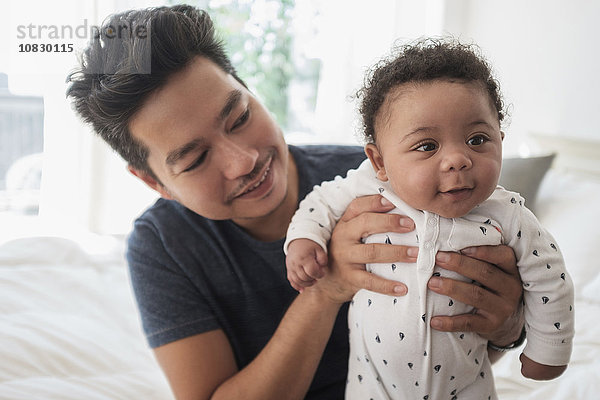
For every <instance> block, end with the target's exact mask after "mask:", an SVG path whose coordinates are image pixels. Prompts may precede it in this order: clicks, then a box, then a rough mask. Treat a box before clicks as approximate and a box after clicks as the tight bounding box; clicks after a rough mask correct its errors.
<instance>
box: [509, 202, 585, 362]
mask: <svg viewBox="0 0 600 400" xmlns="http://www.w3.org/2000/svg"><path fill="white" fill-rule="evenodd" d="M505 201H507V202H509V203H510V204H509V205H508V207H510V208H512V210H513V211H514V214H513V215H514V219H513V223H512V224H511V226H510V232H505V238H507V239H508V243H507V244H508V245H509V246H510V247H511V248H512V249H513V250H514V252H515V255H516V257H517V266H518V268H519V274H520V275H521V280H522V281H523V289H524V294H523V296H524V299H523V300H524V311H525V328H526V330H527V344H526V346H525V349H524V350H523V353H524V354H525V355H526V356H527V357H529V358H530V359H532V360H534V361H536V362H538V363H541V364H545V365H566V364H568V362H569V359H570V356H571V351H572V347H573V336H574V333H575V331H574V309H573V302H574V289H573V282H572V280H571V277H570V276H569V273H568V272H567V270H566V267H565V262H564V259H563V256H562V254H561V252H560V249H559V247H558V244H557V243H556V240H554V238H553V237H552V235H551V234H550V233H549V232H548V231H546V230H545V229H544V228H543V227H542V226H541V225H540V223H539V221H538V220H537V218H536V217H535V215H534V214H533V213H532V212H531V211H530V210H529V209H527V208H526V207H525V206H524V200H523V199H522V198H521V197H520V196H519V195H518V194H516V193H512V192H508V196H506V198H505Z"/></svg>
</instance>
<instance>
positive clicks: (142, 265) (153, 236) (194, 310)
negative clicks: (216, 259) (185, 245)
mask: <svg viewBox="0 0 600 400" xmlns="http://www.w3.org/2000/svg"><path fill="white" fill-rule="evenodd" d="M127 262H128V264H129V272H130V279H131V284H132V287H133V292H134V294H135V298H136V301H137V304H138V309H139V312H140V317H141V320H142V326H143V329H144V333H145V334H146V338H147V340H148V344H149V345H150V347H152V348H154V347H158V346H161V345H163V344H167V343H170V342H173V341H176V340H179V339H183V338H185V337H188V336H192V335H195V334H199V333H203V332H207V331H211V330H215V329H219V328H220V326H219V323H218V322H217V320H216V318H215V316H214V313H213V312H212V310H211V308H210V306H209V303H208V302H207V301H206V299H205V296H204V295H203V293H201V292H200V290H198V288H197V287H196V286H194V285H193V284H192V283H191V281H190V280H189V278H188V277H187V276H186V275H185V274H184V273H183V272H182V271H181V269H180V267H179V266H178V265H177V262H176V261H175V260H174V258H173V257H172V256H171V255H170V254H169V252H168V251H166V250H165V246H164V244H163V242H162V240H161V237H160V235H159V234H158V232H157V230H156V229H155V227H153V226H152V224H151V223H149V222H147V221H143V220H138V221H136V224H135V227H134V230H133V232H132V233H131V235H130V237H129V240H128V249H127Z"/></svg>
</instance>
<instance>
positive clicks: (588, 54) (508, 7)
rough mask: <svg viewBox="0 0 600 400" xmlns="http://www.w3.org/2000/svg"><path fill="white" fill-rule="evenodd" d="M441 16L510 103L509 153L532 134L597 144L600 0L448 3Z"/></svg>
mask: <svg viewBox="0 0 600 400" xmlns="http://www.w3.org/2000/svg"><path fill="white" fill-rule="evenodd" d="M445 17H446V19H445V26H444V30H445V31H446V32H450V33H453V34H454V35H459V37H460V38H461V39H466V40H470V39H472V40H473V41H475V42H476V43H477V44H479V45H480V46H481V48H482V50H483V51H484V53H485V54H486V55H487V56H488V58H489V59H490V61H491V62H492V64H493V65H494V67H495V69H496V72H497V76H498V77H499V79H500V82H501V85H502V89H503V92H504V95H505V100H506V101H507V102H508V103H510V104H511V106H512V112H511V115H512V118H511V119H512V121H511V123H510V125H509V126H508V127H507V129H506V133H507V139H506V141H505V149H506V150H507V151H508V152H515V151H516V149H517V148H518V147H519V146H521V145H522V143H523V142H528V140H529V139H528V138H527V135H528V134H529V133H541V134H543V135H552V136H563V137H569V138H581V139H585V140H592V141H600V128H599V127H598V125H597V124H596V123H594V120H593V118H594V117H595V114H596V113H597V112H598V109H599V108H600V100H598V92H599V91H600V74H598V71H600V52H599V51H598V48H600V44H599V43H598V39H599V38H600V28H599V27H598V17H600V2H598V1H587V0H571V1H563V0H544V1H542V0H530V1H518V0H505V1H501V2H499V1H492V0H458V1H456V0H449V1H447V2H446V13H445Z"/></svg>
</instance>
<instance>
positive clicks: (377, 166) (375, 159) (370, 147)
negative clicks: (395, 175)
mask: <svg viewBox="0 0 600 400" xmlns="http://www.w3.org/2000/svg"><path fill="white" fill-rule="evenodd" d="M365 154H366V155H367V157H369V160H370V161H371V165H372V166H373V169H374V170H375V173H376V174H377V179H379V180H380V181H382V182H385V181H387V180H388V177H387V174H386V173H385V166H384V165H383V157H382V156H381V153H380V152H379V149H378V148H377V145H376V144H374V143H368V144H367V145H366V146H365Z"/></svg>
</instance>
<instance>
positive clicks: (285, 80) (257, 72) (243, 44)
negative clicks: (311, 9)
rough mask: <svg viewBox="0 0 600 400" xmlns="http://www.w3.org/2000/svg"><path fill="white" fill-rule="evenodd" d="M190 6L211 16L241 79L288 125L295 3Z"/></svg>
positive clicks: (200, 2) (227, 0)
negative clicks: (292, 25)
mask: <svg viewBox="0 0 600 400" xmlns="http://www.w3.org/2000/svg"><path fill="white" fill-rule="evenodd" d="M169 3H171V4H177V3H178V2H177V1H173V0H170V1H169ZM187 3H188V4H192V5H194V6H197V7H199V8H201V9H204V10H206V11H207V12H208V13H209V15H210V16H211V18H212V19H213V21H214V22H215V25H216V28H217V32H218V33H219V35H220V37H221V38H222V39H223V40H224V42H225V45H226V48H227V51H228V54H229V56H230V57H231V61H232V63H233V65H234V66H235V68H236V70H237V72H238V75H239V76H240V78H242V79H243V80H244V81H245V82H246V84H247V85H248V86H249V87H250V89H251V90H253V91H254V92H255V94H256V95H257V96H258V97H259V98H260V99H261V100H262V102H263V104H264V105H265V106H266V107H267V109H268V110H269V111H271V112H272V113H273V114H274V115H275V117H276V119H277V122H278V123H279V124H280V125H281V126H283V127H286V126H288V122H289V113H288V97H289V96H288V88H289V85H290V81H291V79H292V77H293V75H294V73H295V71H294V65H293V62H292V54H291V49H292V40H293V37H292V33H291V32H292V27H291V24H292V17H293V10H294V0H260V1H249V0H196V1H188V2H187Z"/></svg>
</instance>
